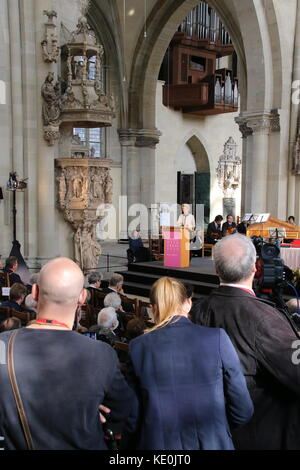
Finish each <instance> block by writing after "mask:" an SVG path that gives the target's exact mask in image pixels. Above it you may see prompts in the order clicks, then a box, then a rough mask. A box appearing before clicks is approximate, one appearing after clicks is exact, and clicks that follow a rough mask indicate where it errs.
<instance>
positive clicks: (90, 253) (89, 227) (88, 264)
mask: <svg viewBox="0 0 300 470" xmlns="http://www.w3.org/2000/svg"><path fill="white" fill-rule="evenodd" d="M81 243H82V245H81V246H82V269H94V268H96V267H97V264H98V259H99V256H100V255H101V247H100V245H99V243H97V241H96V240H95V229H94V226H93V223H91V222H90V221H85V222H84V224H83V226H82V233H81Z"/></svg>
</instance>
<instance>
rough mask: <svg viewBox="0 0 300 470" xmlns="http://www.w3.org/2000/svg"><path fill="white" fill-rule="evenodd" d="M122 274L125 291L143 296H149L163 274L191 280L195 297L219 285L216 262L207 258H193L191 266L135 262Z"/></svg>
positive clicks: (206, 293) (207, 293)
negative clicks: (166, 265)
mask: <svg viewBox="0 0 300 470" xmlns="http://www.w3.org/2000/svg"><path fill="white" fill-rule="evenodd" d="M120 274H122V275H123V276H124V290H125V292H126V293H128V294H136V295H141V296H143V297H149V292H150V289H151V286H152V284H154V282H155V281H156V280H157V279H159V278H161V277H163V276H169V277H175V278H176V279H178V280H180V281H182V282H189V283H190V284H192V285H193V286H194V293H195V297H200V296H202V295H209V294H210V292H211V291H212V290H213V289H215V288H216V287H218V285H219V278H218V276H217V274H216V271H215V268H214V262H213V261H212V260H211V259H207V258H192V259H191V264H190V267H189V268H169V267H165V266H164V265H163V261H149V262H147V263H133V264H130V265H129V266H128V271H122V272H121V273H120Z"/></svg>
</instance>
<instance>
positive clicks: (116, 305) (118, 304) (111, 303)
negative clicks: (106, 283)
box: [103, 292, 126, 330]
mask: <svg viewBox="0 0 300 470" xmlns="http://www.w3.org/2000/svg"><path fill="white" fill-rule="evenodd" d="M103 303H104V307H112V308H113V309H115V311H116V314H117V317H118V320H119V325H120V329H121V330H124V329H125V323H126V319H125V315H126V314H125V312H124V310H123V307H122V301H121V297H120V296H119V295H118V294H116V293H115V292H111V293H110V294H107V295H106V296H105V298H104V302H103Z"/></svg>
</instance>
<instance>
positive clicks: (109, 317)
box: [97, 307, 118, 329]
mask: <svg viewBox="0 0 300 470" xmlns="http://www.w3.org/2000/svg"><path fill="white" fill-rule="evenodd" d="M97 323H98V326H101V328H109V329H110V328H111V329H113V327H116V326H115V325H116V324H117V325H118V318H117V314H116V311H115V309H114V308H112V307H107V308H103V309H102V310H100V312H99V314H98V321H97Z"/></svg>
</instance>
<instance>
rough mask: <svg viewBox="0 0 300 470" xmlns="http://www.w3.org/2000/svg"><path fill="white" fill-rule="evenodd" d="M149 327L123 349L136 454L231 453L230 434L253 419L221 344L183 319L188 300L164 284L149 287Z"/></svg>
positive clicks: (176, 286) (220, 335) (218, 334)
mask: <svg viewBox="0 0 300 470" xmlns="http://www.w3.org/2000/svg"><path fill="white" fill-rule="evenodd" d="M150 301H151V305H152V308H153V313H154V318H155V323H156V325H155V326H154V327H153V328H152V329H151V330H148V331H147V332H146V333H145V334H144V335H142V336H140V337H138V338H136V339H134V340H133V341H132V342H131V343H130V345H129V358H130V359H129V364H128V380H129V382H130V383H131V385H133V386H134V387H135V388H136V390H137V392H138V393H139V396H140V406H141V416H142V417H143V418H142V423H141V429H140V432H139V434H138V435H139V438H138V444H137V447H138V448H139V449H142V450H147V449H149V450H196V449H207V450H208V449H216V450H217V449H234V446H233V443H232V438H231V434H230V426H231V425H232V426H236V425H241V424H244V423H246V422H247V421H249V420H250V418H251V416H252V413H253V405H252V401H251V399H250V396H249V393H248V390H247V387H246V383H245V379H244V376H243V373H242V371H241V366H240V362H239V359H238V357H237V354H236V352H235V349H234V347H233V346H232V343H231V342H230V340H229V337H228V336H227V334H226V333H225V331H224V330H222V329H220V328H214V329H213V328H205V327H201V326H198V325H195V324H193V323H192V322H191V321H190V320H189V318H188V315H189V311H190V309H191V299H190V298H188V296H187V293H186V288H185V287H184V285H183V284H182V283H180V282H178V281H177V280H175V279H172V278H168V277H165V278H161V279H159V280H158V281H157V282H156V283H155V284H154V285H153V287H152V289H151V292H150Z"/></svg>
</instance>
